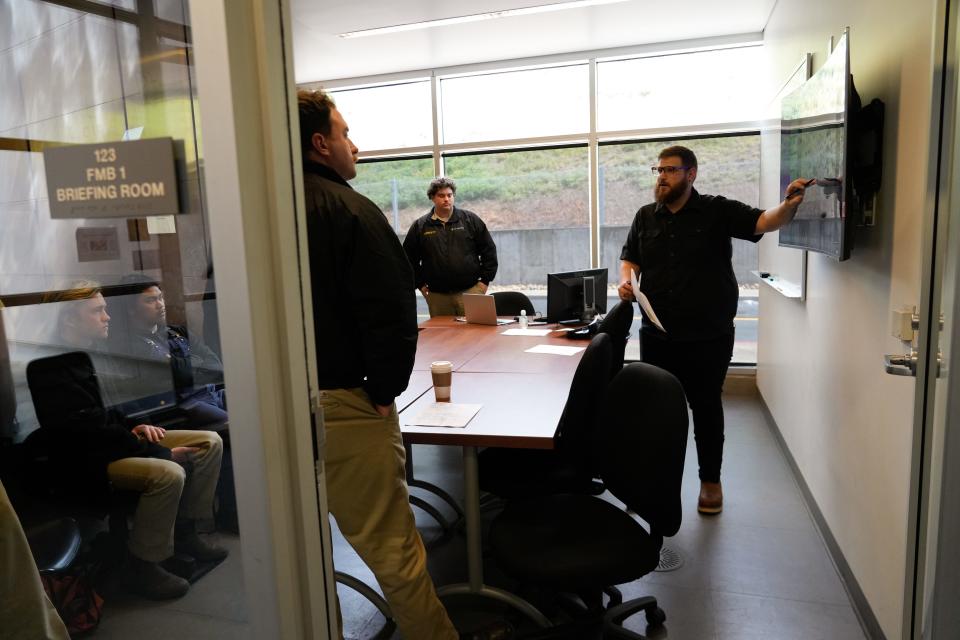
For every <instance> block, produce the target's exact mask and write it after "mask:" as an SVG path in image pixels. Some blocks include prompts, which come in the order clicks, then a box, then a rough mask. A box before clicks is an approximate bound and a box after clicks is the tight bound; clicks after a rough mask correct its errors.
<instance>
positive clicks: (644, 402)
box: [595, 362, 687, 536]
mask: <svg viewBox="0 0 960 640" xmlns="http://www.w3.org/2000/svg"><path fill="white" fill-rule="evenodd" d="M595 446H596V449H595V452H596V455H597V465H598V467H599V469H600V476H601V477H602V478H603V480H604V484H605V485H606V487H607V489H608V490H609V491H610V492H611V493H613V495H615V496H616V497H617V498H619V499H620V500H622V501H623V502H624V504H626V505H627V506H628V507H629V508H630V509H632V510H633V511H634V512H635V513H636V514H637V515H639V516H640V517H641V518H643V519H644V520H645V521H646V522H647V523H649V524H650V526H651V528H652V530H651V533H656V534H658V535H661V536H672V535H674V534H675V533H676V532H677V530H679V528H680V521H681V508H680V484H681V481H682V478H683V463H684V457H685V455H686V449H687V402H686V399H685V397H684V394H683V388H682V387H681V386H680V382H679V381H678V380H677V379H676V378H675V377H674V376H673V375H671V374H670V373H667V372H666V371H664V370H663V369H659V368H657V367H654V366H653V365H650V364H646V363H643V362H636V363H633V364H629V365H627V366H626V367H624V368H623V370H622V371H620V373H618V374H617V376H616V377H615V378H614V379H613V381H612V382H611V383H610V385H609V386H608V387H607V393H606V396H605V398H604V401H603V405H602V407H601V410H600V420H599V421H598V424H597V432H596V444H595Z"/></svg>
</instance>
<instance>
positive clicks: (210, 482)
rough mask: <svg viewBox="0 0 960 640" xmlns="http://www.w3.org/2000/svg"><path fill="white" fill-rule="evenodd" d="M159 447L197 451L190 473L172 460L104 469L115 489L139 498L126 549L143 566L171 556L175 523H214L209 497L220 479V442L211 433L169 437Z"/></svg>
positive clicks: (142, 461)
mask: <svg viewBox="0 0 960 640" xmlns="http://www.w3.org/2000/svg"><path fill="white" fill-rule="evenodd" d="M160 444H162V445H163V446H165V447H167V448H168V449H173V448H174V447H197V448H199V449H200V451H199V452H198V453H195V454H193V455H192V456H191V457H190V462H191V464H190V467H191V469H190V472H189V473H188V472H187V471H186V470H184V468H183V467H182V466H180V465H179V464H177V463H176V462H173V461H172V460H160V459H158V458H123V459H121V460H116V461H114V462H111V463H110V464H109V465H108V466H107V475H108V476H109V477H110V482H111V483H113V485H114V486H115V487H117V488H118V489H129V490H132V491H139V492H140V500H139V502H138V503H137V511H136V513H135V514H134V516H133V530H132V531H131V532H130V540H129V542H128V546H129V548H130V553H132V554H133V555H135V556H137V557H138V558H140V559H141V560H147V561H149V562H160V561H162V560H166V559H167V558H169V557H170V556H172V555H173V526H174V524H175V523H176V521H177V517H178V516H179V517H180V518H184V519H189V520H199V519H203V518H211V517H213V495H214V492H215V491H216V488H217V478H218V477H219V475H220V459H221V458H222V457H223V440H221V439H220V436H219V435H217V434H216V433H215V432H213V431H167V434H166V436H165V437H164V438H163V440H161V441H160Z"/></svg>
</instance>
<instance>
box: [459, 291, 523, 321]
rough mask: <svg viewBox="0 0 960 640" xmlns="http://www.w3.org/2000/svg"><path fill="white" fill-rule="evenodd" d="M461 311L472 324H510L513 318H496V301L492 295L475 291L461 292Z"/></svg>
mask: <svg viewBox="0 0 960 640" xmlns="http://www.w3.org/2000/svg"><path fill="white" fill-rule="evenodd" d="M463 313H464V314H465V315H466V318H467V322H469V323H472V324H510V323H511V322H514V320H510V319H506V318H503V319H501V318H497V301H496V300H494V298H493V296H488V295H486V294H477V293H465V294H463Z"/></svg>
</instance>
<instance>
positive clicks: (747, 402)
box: [334, 394, 865, 640]
mask: <svg viewBox="0 0 960 640" xmlns="http://www.w3.org/2000/svg"><path fill="white" fill-rule="evenodd" d="M725 407H726V417H727V425H728V426H727V439H726V449H725V460H724V476H723V481H724V489H725V507H724V512H723V513H722V514H721V515H719V516H715V517H704V516H700V515H698V514H697V512H696V495H697V492H698V490H699V481H698V479H697V465H696V449H695V448H694V440H693V437H692V432H691V438H690V439H689V447H688V451H687V463H686V467H685V471H684V483H683V502H684V514H683V515H684V520H683V525H682V526H681V528H680V532H679V533H678V534H677V535H676V536H675V537H673V538H671V539H669V540H668V541H667V544H668V545H669V546H671V547H673V548H674V549H676V550H678V551H679V552H680V554H681V556H682V557H683V561H684V564H683V566H682V567H681V568H680V569H678V570H676V571H673V572H665V573H653V574H651V575H648V576H646V577H644V578H643V579H641V580H638V581H636V582H633V583H631V584H628V585H622V586H621V590H622V591H623V593H624V598H630V597H636V596H640V595H654V596H656V597H657V599H658V601H659V604H660V606H661V607H662V608H663V609H664V610H665V611H666V613H667V622H666V625H665V626H664V627H663V628H662V629H659V630H656V631H652V632H651V633H650V637H651V638H671V639H673V640H713V639H716V640H719V639H721V638H730V637H736V638H739V639H750V640H753V639H756V640H792V639H794V638H797V639H800V638H803V639H804V640H817V639H822V640H847V639H851V640H852V639H862V638H864V637H865V636H864V633H863V631H862V630H861V627H860V624H859V622H858V620H857V617H856V615H855V614H854V611H853V608H852V607H851V605H850V601H849V598H848V597H847V594H846V592H845V590H844V587H843V585H842V583H841V582H840V578H839V575H838V573H837V571H836V569H835V568H834V566H833V563H832V562H831V560H830V557H829V556H828V554H827V550H826V547H825V545H824V543H823V541H822V539H821V538H820V536H819V534H818V533H817V530H816V528H815V527H814V524H813V520H812V518H811V516H810V514H809V512H808V511H807V508H806V506H805V504H804V502H803V499H802V497H801V494H800V490H799V489H798V487H797V485H796V482H795V481H794V478H793V475H792V472H791V470H790V468H789V466H788V465H787V462H786V460H785V459H784V457H783V455H782V454H781V452H780V450H779V448H778V447H777V444H776V441H775V440H774V437H773V435H772V434H771V433H770V431H769V428H768V426H767V424H766V421H765V419H764V416H763V413H762V410H761V408H760V403H759V399H758V397H757V396H756V395H753V394H745V395H730V394H727V395H726V397H725ZM414 462H415V465H414V469H415V475H416V476H417V477H419V478H423V479H426V480H431V481H433V482H435V483H437V484H440V485H442V486H444V487H447V488H450V489H451V490H452V492H453V493H454V495H459V493H460V491H461V489H462V481H461V476H460V472H461V471H460V470H461V466H460V452H459V450H455V449H444V448H441V447H429V446H417V447H415V448H414ZM426 497H428V498H429V496H426ZM432 502H434V503H435V504H436V503H437V502H436V500H432ZM414 511H415V512H416V513H417V520H418V523H420V524H421V531H422V532H423V534H424V537H425V539H427V540H430V539H431V538H433V537H436V535H437V534H438V529H437V528H436V526H435V524H434V523H433V522H432V521H431V520H430V518H429V517H428V516H425V514H423V513H422V512H419V510H416V509H415V510H414ZM334 553H335V561H336V562H337V563H338V565H339V566H341V567H344V568H345V570H347V571H349V572H351V573H354V574H355V575H357V576H358V577H362V578H364V579H365V580H367V581H368V582H369V583H370V584H373V581H372V576H371V575H370V574H369V573H368V572H367V571H366V569H365V567H364V566H363V565H362V564H361V563H360V562H359V560H358V559H357V558H356V556H355V555H354V554H353V552H352V551H351V550H350V548H349V547H347V546H346V545H345V543H344V542H343V541H342V539H340V538H339V537H337V542H336V545H335V552H334ZM430 564H431V571H432V573H433V575H434V578H435V581H436V582H437V583H438V584H445V583H449V582H454V581H460V580H462V579H463V578H464V573H463V567H464V557H463V548H462V538H460V537H455V538H453V539H452V540H450V541H448V542H446V543H444V544H442V545H439V546H438V547H437V548H435V549H433V550H432V551H431V562H430ZM486 571H487V573H486V577H487V579H488V581H489V582H493V583H496V581H497V579H498V577H497V574H496V570H495V568H493V567H490V566H489V563H488V565H487V567H486ZM505 584H507V585H508V584H509V583H505ZM339 593H340V597H341V603H342V606H343V611H344V618H345V621H344V631H345V635H346V637H347V639H348V640H353V639H357V640H359V639H366V638H375V637H378V636H377V633H378V632H379V631H381V630H382V627H383V618H382V617H381V616H380V615H379V614H378V613H377V612H376V611H375V610H374V609H373V607H372V606H371V605H369V604H367V603H366V602H365V601H363V600H362V599H361V598H359V597H358V596H356V594H353V593H351V592H349V590H345V589H343V588H341V589H340V590H339ZM453 611H454V616H455V620H456V619H457V616H458V615H463V614H464V612H463V611H460V610H459V609H454V610H453ZM627 626H628V627H629V628H631V629H633V630H635V631H639V632H641V633H643V632H645V631H646V623H645V620H644V617H643V615H642V614H641V615H639V616H635V617H634V618H632V619H630V620H629V621H628V625H627ZM380 637H387V638H399V635H397V634H393V635H387V636H382V635H381V636H380Z"/></svg>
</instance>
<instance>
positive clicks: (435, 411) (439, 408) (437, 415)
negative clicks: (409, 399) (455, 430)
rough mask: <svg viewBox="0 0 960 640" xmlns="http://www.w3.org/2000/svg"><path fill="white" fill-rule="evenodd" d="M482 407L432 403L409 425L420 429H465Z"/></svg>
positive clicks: (477, 405)
mask: <svg viewBox="0 0 960 640" xmlns="http://www.w3.org/2000/svg"><path fill="white" fill-rule="evenodd" d="M482 406H483V405H482V404H455V403H453V402H434V403H433V404H431V405H430V406H428V407H427V408H426V409H424V410H423V411H421V412H420V413H419V414H418V415H417V417H416V418H414V419H413V420H412V421H411V422H410V424H412V425H417V426H420V427H465V426H467V423H468V422H470V421H471V420H473V416H475V415H477V412H478V411H480V407H482Z"/></svg>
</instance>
